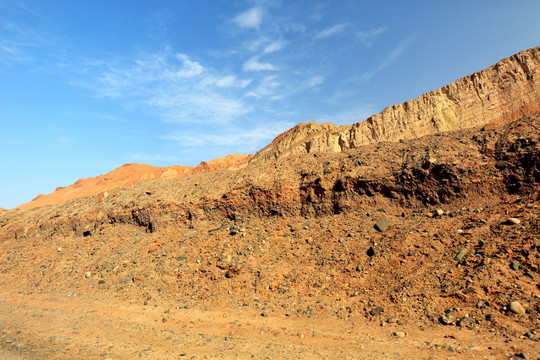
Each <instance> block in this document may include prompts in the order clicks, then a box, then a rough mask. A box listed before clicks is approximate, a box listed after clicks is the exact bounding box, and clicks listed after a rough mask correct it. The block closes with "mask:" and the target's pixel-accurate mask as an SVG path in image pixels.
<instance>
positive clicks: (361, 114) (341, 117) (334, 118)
mask: <svg viewBox="0 0 540 360" xmlns="http://www.w3.org/2000/svg"><path fill="white" fill-rule="evenodd" d="M374 113H375V111H374V108H373V106H371V105H360V106H357V107H356V108H354V109H352V110H347V111H344V112H340V113H337V114H332V115H323V116H320V117H318V118H316V119H315V121H316V122H318V123H324V122H331V123H334V124H336V125H351V124H355V123H357V122H360V121H364V120H366V119H367V118H368V117H370V116H371V115H373V114H374Z"/></svg>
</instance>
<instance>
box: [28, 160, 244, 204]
mask: <svg viewBox="0 0 540 360" xmlns="http://www.w3.org/2000/svg"><path fill="white" fill-rule="evenodd" d="M250 158H251V156H249V155H242V154H236V155H228V156H225V157H223V158H219V159H214V160H211V161H208V162H206V161H203V162H201V163H200V164H199V165H197V166H196V167H193V166H182V165H175V166H166V167H156V166H152V165H145V164H125V165H123V166H121V167H119V168H118V169H115V170H113V171H111V172H109V173H107V174H105V175H100V176H97V177H93V178H88V179H80V180H78V181H77V182H76V183H75V184H73V185H70V186H68V187H59V188H57V189H56V190H55V191H54V192H52V193H51V194H48V195H38V196H37V197H36V198H34V199H33V200H32V201H30V202H28V203H26V204H22V205H20V206H18V207H17V209H32V208H35V207H39V206H44V205H58V204H63V203H65V202H68V201H70V200H73V199H78V198H81V197H85V196H91V195H96V194H100V193H101V194H102V197H103V196H108V192H110V191H111V190H113V189H117V188H124V187H127V186H130V185H133V184H137V183H139V182H145V181H152V180H164V179H178V178H181V177H184V176H189V175H193V174H200V173H205V172H209V171H219V170H223V169H227V168H230V167H236V166H240V165H243V164H246V163H247V162H248V160H249V159H250Z"/></svg>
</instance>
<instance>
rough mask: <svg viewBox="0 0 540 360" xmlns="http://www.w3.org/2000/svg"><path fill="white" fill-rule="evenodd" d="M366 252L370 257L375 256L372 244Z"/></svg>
mask: <svg viewBox="0 0 540 360" xmlns="http://www.w3.org/2000/svg"><path fill="white" fill-rule="evenodd" d="M366 254H367V256H369V257H372V256H375V249H373V247H371V246H370V247H369V249H367V251H366Z"/></svg>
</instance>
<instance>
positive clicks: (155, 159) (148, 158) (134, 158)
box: [126, 152, 178, 164]
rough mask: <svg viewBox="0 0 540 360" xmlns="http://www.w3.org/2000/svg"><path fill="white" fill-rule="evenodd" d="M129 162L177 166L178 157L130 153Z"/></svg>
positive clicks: (128, 155)
mask: <svg viewBox="0 0 540 360" xmlns="http://www.w3.org/2000/svg"><path fill="white" fill-rule="evenodd" d="M126 158H127V161H129V162H137V163H147V164H166V163H168V164H175V163H176V162H177V161H178V158H177V157H176V156H171V155H160V154H158V155H154V154H147V153H144V152H136V153H128V154H127V156H126Z"/></svg>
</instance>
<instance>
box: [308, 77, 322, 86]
mask: <svg viewBox="0 0 540 360" xmlns="http://www.w3.org/2000/svg"><path fill="white" fill-rule="evenodd" d="M324 80H325V79H324V76H322V75H316V76H313V77H312V78H311V79H309V87H315V86H319V85H321V84H322V83H324Z"/></svg>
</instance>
